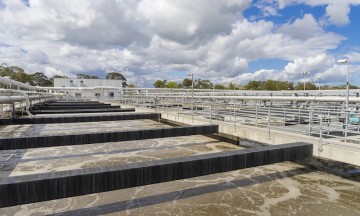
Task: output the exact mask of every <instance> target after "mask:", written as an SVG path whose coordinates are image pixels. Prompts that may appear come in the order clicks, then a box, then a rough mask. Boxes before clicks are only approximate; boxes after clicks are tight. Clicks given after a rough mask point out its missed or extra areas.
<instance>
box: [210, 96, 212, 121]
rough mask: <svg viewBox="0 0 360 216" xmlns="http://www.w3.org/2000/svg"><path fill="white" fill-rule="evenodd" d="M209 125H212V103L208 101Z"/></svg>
mask: <svg viewBox="0 0 360 216" xmlns="http://www.w3.org/2000/svg"><path fill="white" fill-rule="evenodd" d="M210 124H212V101H210Z"/></svg>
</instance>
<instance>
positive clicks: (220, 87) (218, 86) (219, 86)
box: [214, 84, 225, 89]
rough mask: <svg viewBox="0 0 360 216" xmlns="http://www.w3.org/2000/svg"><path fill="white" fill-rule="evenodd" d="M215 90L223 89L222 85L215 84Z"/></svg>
mask: <svg viewBox="0 0 360 216" xmlns="http://www.w3.org/2000/svg"><path fill="white" fill-rule="evenodd" d="M214 88H215V89H225V86H224V85H221V84H216V85H215V86H214Z"/></svg>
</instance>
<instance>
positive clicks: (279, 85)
mask: <svg viewBox="0 0 360 216" xmlns="http://www.w3.org/2000/svg"><path fill="white" fill-rule="evenodd" d="M276 90H279V91H280V90H294V83H292V82H288V81H276Z"/></svg>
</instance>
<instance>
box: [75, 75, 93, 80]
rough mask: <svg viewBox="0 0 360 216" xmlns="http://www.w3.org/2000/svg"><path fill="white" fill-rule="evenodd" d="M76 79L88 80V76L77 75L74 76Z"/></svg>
mask: <svg viewBox="0 0 360 216" xmlns="http://www.w3.org/2000/svg"><path fill="white" fill-rule="evenodd" d="M76 77H77V78H78V79H90V75H87V74H78V75H76Z"/></svg>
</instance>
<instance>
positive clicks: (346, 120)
mask: <svg viewBox="0 0 360 216" xmlns="http://www.w3.org/2000/svg"><path fill="white" fill-rule="evenodd" d="M336 62H337V63H339V64H347V73H346V102H345V127H344V129H345V142H347V129H348V124H349V116H348V110H349V60H348V59H339V60H337V61H336Z"/></svg>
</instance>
